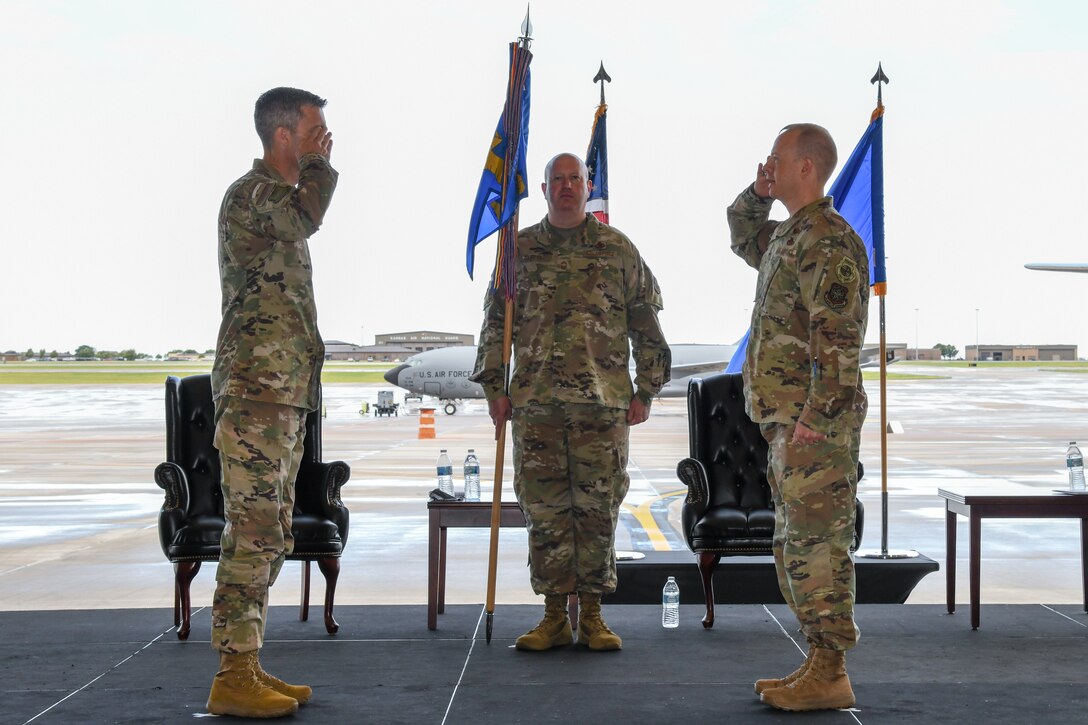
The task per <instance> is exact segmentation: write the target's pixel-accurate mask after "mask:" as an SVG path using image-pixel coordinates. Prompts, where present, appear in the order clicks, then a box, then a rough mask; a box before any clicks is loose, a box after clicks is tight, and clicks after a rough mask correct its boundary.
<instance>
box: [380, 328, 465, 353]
mask: <svg viewBox="0 0 1088 725" xmlns="http://www.w3.org/2000/svg"><path fill="white" fill-rule="evenodd" d="M374 344H375V346H379V345H400V346H401V347H407V348H411V349H412V350H413V351H414V352H426V351H427V350H436V349H438V348H440V347H456V346H458V345H475V344H476V338H475V336H473V335H462V334H459V333H456V332H434V331H433V330H416V331H415V332H392V333H389V334H387V335H375V336H374Z"/></svg>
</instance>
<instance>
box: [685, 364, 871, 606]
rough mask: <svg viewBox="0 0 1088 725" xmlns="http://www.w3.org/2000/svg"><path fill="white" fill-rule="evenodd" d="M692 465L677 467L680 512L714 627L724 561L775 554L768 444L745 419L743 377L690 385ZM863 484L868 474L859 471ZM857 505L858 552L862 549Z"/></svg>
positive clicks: (860, 510)
mask: <svg viewBox="0 0 1088 725" xmlns="http://www.w3.org/2000/svg"><path fill="white" fill-rule="evenodd" d="M688 451H689V457H688V458H685V459H684V460H682V461H680V463H679V464H678V465H677V469H676V472H677V475H678V476H679V477H680V480H682V481H683V482H684V483H685V484H686V485H687V487H688V495H687V498H686V499H685V500H684V506H683V509H682V510H681V519H682V527H683V530H684V537H685V538H686V540H687V543H688V547H689V548H690V549H691V550H692V551H693V552H694V553H695V554H696V555H697V556H698V557H699V569H700V573H701V574H702V578H703V589H704V593H705V594H706V596H707V616H706V617H705V618H704V619H703V626H705V627H710V626H712V625H713V623H714V606H713V604H714V602H713V596H714V592H713V581H712V575H713V572H714V569H715V567H716V566H717V564H718V561H719V560H720V559H721V557H722V556H738V555H740V556H744V555H747V556H759V555H769V554H771V545H772V541H773V539H774V501H773V499H772V498H771V489H770V485H769V484H768V483H767V442H766V441H765V440H764V438H763V434H762V433H761V432H760V430H759V425H758V424H756V423H754V422H753V421H752V419H751V418H749V417H748V414H747V413H745V411H744V382H743V378H742V376H741V375H738V374H727V373H721V374H718V375H711V376H709V377H706V378H692V380H691V382H690V383H689V384H688ZM858 473H859V478H860V475H861V468H860V466H859V471H858ZM863 513H864V510H863V508H862V505H861V502H860V501H858V502H857V517H856V520H855V530H854V548H857V546H858V544H860V543H861V532H862V527H863V521H864V519H863Z"/></svg>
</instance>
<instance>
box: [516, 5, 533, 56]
mask: <svg viewBox="0 0 1088 725" xmlns="http://www.w3.org/2000/svg"><path fill="white" fill-rule="evenodd" d="M531 42H533V23H532V21H530V20H529V3H525V20H522V21H521V37H519V38H518V43H520V44H521V47H522V48H525V49H528V48H529V43H531Z"/></svg>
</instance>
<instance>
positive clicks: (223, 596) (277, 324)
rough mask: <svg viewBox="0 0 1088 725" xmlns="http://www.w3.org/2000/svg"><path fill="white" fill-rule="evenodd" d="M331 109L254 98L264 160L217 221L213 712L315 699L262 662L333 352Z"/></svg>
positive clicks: (283, 94) (288, 94)
mask: <svg viewBox="0 0 1088 725" xmlns="http://www.w3.org/2000/svg"><path fill="white" fill-rule="evenodd" d="M324 106H325V100H324V99H322V98H319V97H318V96H315V95H314V94H312V93H308V92H307V91H301V90H297V89H294V88H275V89H273V90H270V91H268V92H267V93H265V94H263V95H262V96H261V97H260V99H258V101H257V105H256V111H255V113H254V118H255V121H256V125H257V133H258V135H259V136H260V137H261V141H262V143H263V145H264V150H265V153H264V158H263V159H257V160H256V161H254V162H253V169H252V170H251V171H250V172H249V173H247V174H246V175H245V176H243V177H242V178H240V179H238V180H237V181H236V182H234V183H233V184H232V185H231V186H230V188H229V189H227V193H226V195H225V197H224V198H223V205H222V208H221V209H220V212H219V274H220V280H221V282H222V289H223V322H222V325H221V327H220V329H219V340H218V343H217V345H216V353H215V365H214V368H213V370H212V391H213V396H214V398H215V445H216V448H218V449H219V458H220V463H221V466H222V471H223V479H222V488H223V512H224V517H225V519H226V526H225V527H224V529H223V539H222V553H221V555H220V558H219V568H218V570H217V572H216V582H217V585H216V590H215V597H214V599H213V602H212V637H211V640H212V647H214V648H215V649H216V650H218V651H219V652H220V659H221V662H220V670H219V672H218V674H216V676H215V679H214V680H213V682H212V692H211V696H210V697H209V699H208V711H209V712H212V713H214V714H221V715H222V714H230V715H241V716H243V717H275V716H279V715H288V714H290V713H292V712H295V711H296V710H297V709H298V705H299V703H302V702H306V701H307V700H308V699H309V698H310V695H311V690H310V688H309V687H306V686H304V685H288V684H286V683H284V682H282V681H281V680H278V679H276V678H274V677H272V676H271V675H269V674H267V673H266V672H264V670H263V669H261V666H260V663H259V661H258V659H257V653H258V650H260V649H261V647H262V645H263V644H264V627H265V622H266V618H267V611H268V589H269V587H270V586H272V584H273V583H274V582H275V581H276V576H277V575H278V573H279V571H280V568H281V567H282V565H283V561H284V557H285V556H286V555H287V554H289V553H290V552H291V549H292V546H293V543H294V542H293V539H292V537H291V516H292V511H293V508H294V486H295V477H296V476H297V474H298V469H299V465H300V463H301V461H302V452H303V445H304V440H305V432H306V431H305V421H306V415H307V413H308V412H309V411H311V410H315V409H316V408H317V406H318V401H319V395H320V394H319V386H320V380H321V364H322V361H323V360H324V355H325V347H324V344H323V343H322V341H321V335H320V333H319V332H318V329H317V308H316V305H315V303H314V292H313V281H312V275H313V271H312V269H311V266H310V250H309V247H308V244H307V239H308V238H309V237H310V235H312V234H313V233H314V232H316V231H317V229H318V227H319V226H320V225H321V222H322V220H323V219H324V216H325V211H326V210H327V209H328V207H329V202H330V200H331V198H332V193H333V189H334V188H335V187H336V178H337V174H336V171H335V170H334V169H333V168H332V166H330V165H329V154H330V153H331V150H332V136H331V134H330V133H329V132H328V129H327V128H326V126H325V117H324V113H323V112H322V110H321V109H322V108H323V107H324Z"/></svg>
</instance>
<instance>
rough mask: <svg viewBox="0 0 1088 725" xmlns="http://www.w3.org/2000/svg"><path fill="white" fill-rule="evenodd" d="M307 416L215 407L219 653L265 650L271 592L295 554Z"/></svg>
mask: <svg viewBox="0 0 1088 725" xmlns="http://www.w3.org/2000/svg"><path fill="white" fill-rule="evenodd" d="M305 424H306V411H304V410H302V409H301V408H294V407H291V406H288V405H276V404H274V403H261V402H257V401H254V400H245V399H243V398H236V397H232V396H224V397H221V398H218V399H217V400H216V401H215V447H216V448H218V449H219V461H220V464H221V465H222V469H223V479H222V488H223V515H224V518H225V519H226V526H225V527H224V529H223V539H222V553H221V554H220V556H219V568H218V569H217V570H216V574H215V579H216V582H217V584H216V588H215V597H214V599H213V600H212V647H214V648H215V649H217V650H219V651H220V652H228V653H239V652H249V651H252V650H257V649H260V648H261V646H262V645H263V644H264V625H265V621H266V616H267V610H268V588H269V587H270V586H272V584H273V583H274V582H275V581H276V576H277V575H278V574H279V571H280V568H281V567H282V566H283V559H284V556H285V555H286V554H289V553H290V552H291V550H292V548H293V547H294V539H293V538H292V536H291V514H292V510H293V508H294V500H295V476H297V475H298V469H299V464H301V462H302V450H303V442H304V439H305V437H306V429H305V427H304V426H305Z"/></svg>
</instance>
